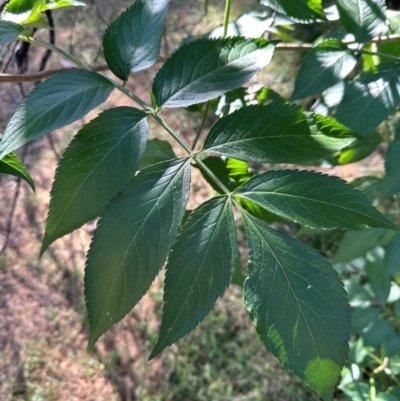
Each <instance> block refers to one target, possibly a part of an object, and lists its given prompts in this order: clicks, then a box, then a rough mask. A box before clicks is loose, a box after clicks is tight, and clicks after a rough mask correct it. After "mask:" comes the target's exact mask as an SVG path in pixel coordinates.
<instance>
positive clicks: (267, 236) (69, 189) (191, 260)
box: [0, 0, 400, 400]
mask: <svg viewBox="0 0 400 401" xmlns="http://www.w3.org/2000/svg"><path fill="white" fill-rule="evenodd" d="M255 1H256V0H255ZM260 3H261V5H263V6H265V11H266V12H267V16H268V18H267V20H265V18H264V20H263V21H264V22H266V23H267V24H269V27H271V29H272V28H273V31H274V32H275V34H276V35H278V39H279V40H268V39H266V37H267V36H265V35H264V36H263V37H257V38H254V37H246V33H241V32H239V34H241V35H239V36H237V35H236V36H235V35H233V36H228V35H227V32H230V30H231V29H233V26H231V25H229V24H228V21H229V12H230V6H231V0H227V1H226V12H225V20H224V24H223V29H222V31H223V35H222V36H221V35H220V36H219V37H215V35H212V34H210V35H206V36H203V37H201V38H197V39H195V40H191V41H186V42H185V43H184V44H182V45H181V46H180V47H179V48H177V49H176V50H175V51H174V52H173V53H172V54H171V55H170V56H169V57H168V58H167V59H166V60H165V62H164V63H163V64H162V66H161V68H159V70H158V72H157V73H156V75H155V77H154V80H153V83H152V89H151V93H150V95H151V99H152V102H151V105H148V104H146V103H145V102H144V101H143V100H142V99H140V98H139V97H138V96H137V95H135V94H134V93H132V92H131V91H129V90H128V89H127V88H126V86H125V83H126V81H127V80H128V78H129V77H130V76H131V75H132V74H133V73H135V72H136V71H140V70H143V69H145V68H148V67H150V66H152V65H153V64H155V63H156V61H157V60H158V58H159V53H160V44H161V36H162V32H163V27H164V21H165V18H166V16H167V13H168V6H169V1H168V0H136V1H135V2H134V3H133V4H132V5H131V6H130V7H129V8H128V9H127V10H126V11H125V12H123V13H122V14H121V15H120V16H119V17H118V18H117V19H116V20H115V21H114V22H112V23H111V24H110V25H109V27H108V28H107V30H106V32H105V34H104V38H103V48H104V57H105V60H106V62H107V65H108V68H109V69H110V70H111V72H112V73H113V74H114V75H115V77H116V78H115V79H111V78H108V77H106V76H104V75H101V74H100V73H98V72H95V71H93V70H91V69H90V68H89V67H87V66H85V65H84V64H83V62H82V61H81V60H79V59H77V58H75V57H73V56H72V55H70V54H67V53H65V52H64V51H63V50H61V49H59V48H57V47H55V46H50V45H49V44H46V43H45V42H42V41H39V40H35V39H34V38H33V37H32V29H33V28H36V27H41V26H43V24H44V22H43V16H42V13H43V12H44V11H46V10H53V9H57V8H60V7H64V6H81V5H82V3H81V2H78V1H70V0H65V1H57V0H53V1H46V0H39V1H32V0H31V1H28V0H11V1H10V2H9V3H8V4H7V6H6V7H5V9H4V11H3V13H2V20H1V21H0V43H6V42H8V41H12V40H15V39H17V40H20V41H25V42H29V43H31V44H34V45H38V46H43V47H47V48H51V50H52V51H54V52H58V53H59V54H60V55H61V56H62V57H64V58H67V59H68V60H69V61H72V62H74V63H75V64H76V65H77V66H78V67H83V68H81V69H78V70H74V71H64V72H60V73H58V74H56V75H54V76H51V77H49V78H48V79H46V80H44V81H43V82H41V83H40V84H39V85H37V86H36V87H35V89H34V90H33V91H32V92H31V93H30V94H29V95H28V96H27V97H26V99H25V100H24V101H23V102H22V103H21V104H20V106H19V108H18V109H17V111H16V112H15V114H14V115H13V116H12V118H11V119H10V121H9V123H8V125H7V127H6V130H5V132H4V133H3V136H2V139H1V142H0V158H1V161H0V172H2V173H5V174H14V175H16V176H19V177H21V178H23V179H25V180H26V181H27V182H28V183H29V184H30V185H31V186H32V189H34V183H33V181H32V179H31V178H30V176H29V173H28V172H27V170H26V169H25V167H24V166H23V165H22V163H21V162H20V161H19V160H18V159H17V157H16V156H15V155H14V153H13V152H14V151H15V150H17V149H18V148H19V147H21V146H22V145H25V144H27V143H28V142H30V141H32V140H34V139H37V138H40V137H42V136H43V135H45V134H46V133H48V132H50V131H52V130H54V129H57V128H60V127H63V126H65V125H67V124H70V123H72V122H73V121H76V120H78V119H80V118H81V117H83V116H84V115H86V114H87V113H88V112H89V111H90V110H93V109H95V108H97V107H98V106H100V105H101V104H102V103H104V102H105V101H106V99H107V97H108V96H109V95H110V93H111V92H112V91H114V90H118V91H121V92H122V93H123V94H125V95H126V97H127V98H128V99H130V100H131V101H132V102H133V103H135V104H136V105H137V106H136V107H134V106H131V107H126V106H125V107H116V108H111V109H107V110H105V111H103V112H101V113H100V114H99V115H98V117H96V118H94V119H93V120H92V121H90V122H89V123H87V124H86V125H85V126H84V127H83V128H82V129H81V130H80V131H79V132H78V133H77V134H76V135H75V137H74V138H73V139H72V141H71V143H70V144H69V146H68V147H67V149H66V150H65V152H64V155H63V157H62V159H61V160H60V162H59V165H58V168H57V171H56V175H55V180H54V184H53V187H52V190H51V201H50V207H49V212H48V217H47V222H46V229H45V236H44V241H43V245H42V249H41V254H43V253H44V252H45V251H46V249H47V248H48V246H49V245H51V244H52V243H53V242H54V241H55V240H57V239H58V238H60V237H62V236H64V235H66V234H68V233H70V232H72V231H73V230H76V229H78V228H79V227H81V226H82V225H83V224H85V223H87V222H88V221H90V220H93V219H95V218H97V217H100V221H99V224H98V227H97V229H96V231H95V234H94V237H93V240H92V243H91V245H90V249H89V251H88V255H87V263H86V269H85V297H86V306H87V313H88V318H89V324H90V334H89V345H88V349H89V350H90V349H91V348H92V347H93V346H94V344H95V343H96V341H97V340H98V339H99V338H100V337H101V335H102V334H104V333H105V332H106V331H107V330H109V329H110V327H111V326H112V325H114V324H115V323H116V322H118V321H120V320H121V319H123V318H124V316H125V315H126V314H127V313H129V312H130V311H131V309H132V308H133V307H134V306H135V305H136V304H137V302H138V301H139V300H140V299H141V298H142V296H143V295H144V294H145V293H146V292H147V290H148V289H149V287H150V285H151V283H152V282H153V280H154V279H155V277H156V276H157V274H158V273H159V272H160V270H161V269H162V268H163V267H164V266H165V271H166V273H165V289H164V309H163V318H162V323H161V328H160V334H159V339H158V342H157V344H156V345H155V347H154V350H153V352H152V353H151V355H150V358H154V357H156V356H157V355H159V354H160V353H161V352H162V351H163V350H164V349H165V348H166V347H168V346H170V345H171V344H173V343H175V342H177V341H178V340H179V339H180V338H182V337H183V336H185V335H186V334H187V333H188V332H190V331H191V330H193V329H195V327H196V326H197V325H198V324H199V323H200V322H201V321H202V320H203V319H204V318H205V317H206V316H207V314H208V313H209V312H210V311H211V309H212V308H213V305H214V304H215V301H216V300H217V299H218V298H219V297H220V296H222V295H223V293H224V291H225V290H226V288H227V287H228V286H229V285H230V283H231V281H232V278H233V276H234V274H236V272H235V269H236V268H237V267H236V266H237V262H238V244H237V238H236V230H237V229H236V225H235V221H239V222H240V224H241V225H242V226H244V231H245V235H246V238H247V243H248V252H249V256H248V265H247V269H246V271H247V273H246V275H247V278H246V279H245V281H244V284H243V292H244V302H245V304H246V307H247V309H248V311H249V314H250V317H251V319H252V321H253V323H254V325H255V327H256V330H257V333H258V335H259V337H260V339H261V341H262V343H263V344H264V346H265V347H266V348H267V350H268V351H270V352H271V353H273V354H274V355H275V356H276V357H277V358H278V359H279V360H280V361H281V362H282V363H283V364H284V365H285V366H286V367H287V368H288V369H289V370H290V371H292V372H294V373H295V374H296V375H297V376H298V377H300V378H301V379H303V380H304V381H305V382H306V383H307V384H308V385H309V386H310V387H311V388H312V389H314V390H315V391H316V392H318V393H319V394H320V395H321V396H322V397H323V399H325V400H333V389H334V386H335V385H336V383H337V380H338V377H339V375H340V372H341V369H342V367H343V365H344V364H345V362H346V361H347V358H348V351H349V346H348V341H349V338H350V329H351V316H350V307H349V303H348V298H347V293H346V291H345V289H344V286H343V284H342V282H341V280H340V279H339V276H338V273H337V272H336V270H334V269H333V268H332V266H331V264H330V262H329V261H328V260H326V259H325V258H324V257H323V256H322V255H320V254H319V253H318V252H317V251H315V250H314V249H313V248H311V247H309V246H308V245H306V244H305V243H303V242H301V241H299V240H297V239H295V238H292V237H290V236H288V235H287V234H284V233H282V232H280V231H278V230H277V227H278V226H277V225H276V224H272V223H273V222H276V221H294V222H297V223H300V224H301V225H303V226H305V227H310V228H313V229H319V230H321V229H322V230H330V229H334V228H340V229H347V230H352V231H354V230H362V229H366V228H372V229H375V230H382V229H389V230H394V231H396V230H397V227H396V226H395V225H394V224H393V223H392V222H391V220H390V217H389V218H387V217H385V216H384V215H382V214H381V213H380V212H379V211H378V210H377V209H375V207H373V206H372V204H371V202H370V200H369V199H368V198H367V196H365V195H364V194H363V192H361V191H360V190H358V189H357V188H356V187H355V186H352V185H350V184H348V183H346V182H345V181H344V180H342V179H340V178H338V177H335V176H328V175H325V174H321V173H317V172H314V171H313V170H312V166H316V165H319V164H321V163H323V162H329V163H331V164H337V165H342V164H347V163H351V162H354V161H357V160H360V159H362V158H364V157H366V156H367V155H369V154H370V153H371V152H373V150H374V149H375V148H376V147H377V146H378V144H379V143H380V142H381V136H380V135H379V132H380V131H379V130H380V126H381V123H382V122H384V121H387V120H388V119H392V120H393V118H395V117H393V116H394V113H395V110H396V108H397V107H398V103H399V99H400V58H399V52H398V50H399V47H400V40H399V39H398V34H399V32H400V14H398V13H397V12H396V11H393V10H388V9H386V6H385V3H384V2H383V0H336V1H335V2H334V4H333V5H332V6H331V7H329V8H327V9H324V7H323V4H322V1H321V0H307V1H306V0H297V1H289V0H260ZM277 16H283V17H284V18H277ZM254 18H256V17H254ZM261 19H262V18H261V17H259V20H258V22H260V21H261ZM279 21H280V22H279ZM282 21H283V22H282ZM309 23H313V24H325V25H326V27H325V34H324V35H323V36H322V37H320V38H318V40H317V41H316V42H315V43H313V44H305V45H304V46H301V45H299V44H296V43H295V44H293V43H287V42H285V40H286V39H287V38H288V37H290V35H287V34H284V30H285V29H286V28H285V27H287V26H290V25H291V24H309ZM282 24H284V25H282ZM290 46H292V48H293V47H296V46H297V47H298V49H300V50H301V51H305V52H306V53H305V54H304V57H303V59H302V63H301V66H300V69H299V72H298V74H297V77H296V80H295V87H294V92H293V95H292V98H291V99H290V101H288V100H286V99H283V98H282V97H281V96H279V95H278V94H277V93H275V92H273V91H272V90H270V89H269V88H266V87H262V88H258V89H257V91H256V96H249V94H250V88H249V87H248V86H247V87H244V85H246V84H247V83H248V82H249V81H250V80H251V79H252V77H253V76H254V75H255V74H257V72H259V71H260V70H262V69H264V68H265V67H267V66H268V64H269V63H270V61H271V59H272V57H273V55H274V52H277V51H284V50H286V49H287V48H290ZM309 97H313V98H314V99H317V100H316V101H314V102H313V106H312V107H311V108H309V107H308V108H303V107H302V106H301V105H300V104H303V103H302V102H298V101H299V100H300V101H301V100H302V99H304V98H309ZM295 101H297V103H294V102H295ZM221 105H222V106H223V107H222V106H221ZM177 107H184V108H186V109H187V110H188V111H194V112H200V113H201V114H202V116H203V121H205V119H206V117H207V115H208V114H209V113H210V112H211V111H214V112H215V113H216V114H218V116H219V117H220V118H219V119H218V121H217V122H216V123H215V124H214V125H213V126H212V128H211V129H210V131H209V133H208V134H207V137H206V139H205V141H204V143H203V144H202V145H201V146H197V145H198V139H199V138H200V134H201V132H202V128H203V126H201V127H200V128H199V131H198V135H197V137H196V140H195V143H194V145H193V146H190V145H189V144H187V143H186V142H184V141H183V140H182V139H181V138H180V137H179V135H178V134H177V133H176V132H175V131H174V130H173V129H172V128H171V127H170V126H169V125H168V124H167V122H166V121H165V120H164V119H163V118H162V117H161V116H160V115H159V113H160V111H161V110H166V109H168V108H171V109H173V108H177ZM170 113H171V114H173V110H171V112H170ZM148 119H154V120H155V121H156V122H157V123H158V124H159V125H160V126H161V127H163V128H164V129H165V130H166V131H167V132H168V133H169V134H170V136H171V139H172V140H175V141H176V142H177V144H178V145H179V146H181V147H182V148H183V149H184V150H185V151H186V152H187V155H186V156H185V157H182V158H177V157H176V156H175V154H174V152H173V150H172V148H171V147H170V145H169V144H168V143H166V142H164V141H161V140H158V139H154V140H149V139H148V136H149V129H148ZM392 120H391V121H392ZM390 141H391V139H389V142H390ZM399 143H400V142H399V138H398V137H397V138H395V139H394V140H393V142H390V143H389V147H388V151H387V156H386V164H385V167H386V177H385V178H384V179H383V180H382V183H381V185H382V201H383V200H385V199H388V198H390V197H392V196H393V195H395V194H397V193H399V192H400V174H399V171H400V162H399V160H400V158H399V157H398V153H399V151H400V148H399ZM248 163H253V164H252V166H253V167H254V166H255V165H254V163H257V164H265V168H264V170H263V171H264V172H262V173H256V172H255V170H257V169H254V168H253V169H249V164H248ZM279 163H283V164H296V165H299V166H300V165H301V166H307V165H308V166H311V169H308V170H304V169H302V170H301V171H299V170H298V169H287V168H284V169H281V168H280V167H279V165H278V166H277V164H279ZM192 168H197V169H199V170H200V171H201V172H202V174H203V175H204V177H205V178H206V179H207V181H208V182H209V183H210V184H211V186H212V187H213V189H214V191H215V196H214V197H212V198H211V199H209V200H207V201H205V202H204V203H203V204H201V205H200V206H199V207H197V208H196V209H195V210H193V211H191V210H190V211H188V210H186V205H187V201H188V197H189V192H190V180H191V170H192ZM265 170H266V172H265ZM235 216H236V218H235ZM371 274H372V273H371Z"/></svg>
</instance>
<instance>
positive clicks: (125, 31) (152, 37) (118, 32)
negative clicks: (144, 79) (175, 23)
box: [103, 0, 169, 81]
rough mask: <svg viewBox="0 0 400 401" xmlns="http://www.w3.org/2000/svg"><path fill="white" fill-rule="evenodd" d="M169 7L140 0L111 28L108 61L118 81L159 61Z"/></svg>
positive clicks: (164, 0) (106, 41) (105, 42)
mask: <svg viewBox="0 0 400 401" xmlns="http://www.w3.org/2000/svg"><path fill="white" fill-rule="evenodd" d="M168 4H169V1H168V0H136V1H135V3H134V4H132V5H131V6H130V7H129V8H128V9H127V10H126V11H125V12H124V13H122V14H121V15H120V16H119V17H118V18H117V19H116V20H115V21H114V22H112V23H111V24H110V25H109V26H108V28H107V30H106V32H105V34H104V39H103V48H104V57H105V59H106V62H107V64H108V66H109V67H110V70H111V71H112V72H113V73H114V74H115V75H116V76H117V77H118V78H120V79H122V80H123V81H126V80H127V79H128V76H129V74H131V73H133V72H135V71H140V70H143V69H145V68H147V67H150V66H151V65H153V64H154V63H155V62H156V61H157V58H158V56H159V54H160V46H161V34H162V31H163V28H164V20H165V16H166V14H167V11H168Z"/></svg>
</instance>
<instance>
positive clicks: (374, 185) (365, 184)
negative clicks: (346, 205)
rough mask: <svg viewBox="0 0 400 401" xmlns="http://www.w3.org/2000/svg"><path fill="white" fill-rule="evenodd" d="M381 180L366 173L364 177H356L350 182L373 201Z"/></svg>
mask: <svg viewBox="0 0 400 401" xmlns="http://www.w3.org/2000/svg"><path fill="white" fill-rule="evenodd" d="M382 182H383V180H382V178H379V177H375V176H373V175H366V176H364V177H359V178H356V179H355V180H353V181H352V182H351V183H350V184H351V185H353V187H355V188H357V189H358V190H360V191H362V192H363V193H364V195H365V196H366V197H367V198H368V199H369V200H370V201H371V202H373V201H374V200H375V199H376V198H377V197H378V194H380V192H381V189H382Z"/></svg>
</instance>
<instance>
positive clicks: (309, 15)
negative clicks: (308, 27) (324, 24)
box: [260, 0, 326, 22]
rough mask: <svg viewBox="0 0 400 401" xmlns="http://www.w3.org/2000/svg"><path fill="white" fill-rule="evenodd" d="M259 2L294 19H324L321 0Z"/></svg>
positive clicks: (264, 0) (263, 0)
mask: <svg viewBox="0 0 400 401" xmlns="http://www.w3.org/2000/svg"><path fill="white" fill-rule="evenodd" d="M260 3H261V4H263V5H264V6H267V7H271V8H272V9H273V10H275V11H276V12H278V13H280V14H283V15H285V16H287V17H289V18H291V19H293V20H294V21H298V22H315V21H326V16H325V13H324V10H323V8H322V2H321V0H296V1H293V0H260Z"/></svg>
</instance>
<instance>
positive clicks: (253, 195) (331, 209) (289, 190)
mask: <svg viewBox="0 0 400 401" xmlns="http://www.w3.org/2000/svg"><path fill="white" fill-rule="evenodd" d="M234 195H235V197H240V198H245V199H249V200H251V201H252V202H254V203H256V204H258V205H259V206H261V207H263V208H264V209H266V210H268V211H270V212H272V213H275V214H277V215H278V216H282V217H284V218H287V219H290V220H294V221H296V222H299V223H301V224H304V225H306V226H308V227H312V228H324V229H333V228H347V229H350V230H360V229H363V228H366V227H386V228H391V229H394V230H397V228H396V226H394V225H393V224H392V223H391V222H390V221H389V220H387V219H386V218H385V217H384V216H382V215H381V214H380V213H379V212H378V211H377V210H376V209H375V208H374V207H373V206H372V205H371V203H370V202H369V201H368V199H367V198H366V197H365V196H364V194H363V193H362V192H360V191H357V190H356V189H354V188H353V187H352V186H351V185H349V184H347V183H346V181H344V180H342V179H340V178H339V177H335V176H328V175H324V174H321V173H315V172H313V171H298V170H275V171H268V172H266V173H263V174H259V175H257V176H255V177H253V178H251V179H250V180H249V181H247V182H246V183H244V184H243V185H242V186H240V187H239V188H238V189H237V190H236V191H235V193H234Z"/></svg>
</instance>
